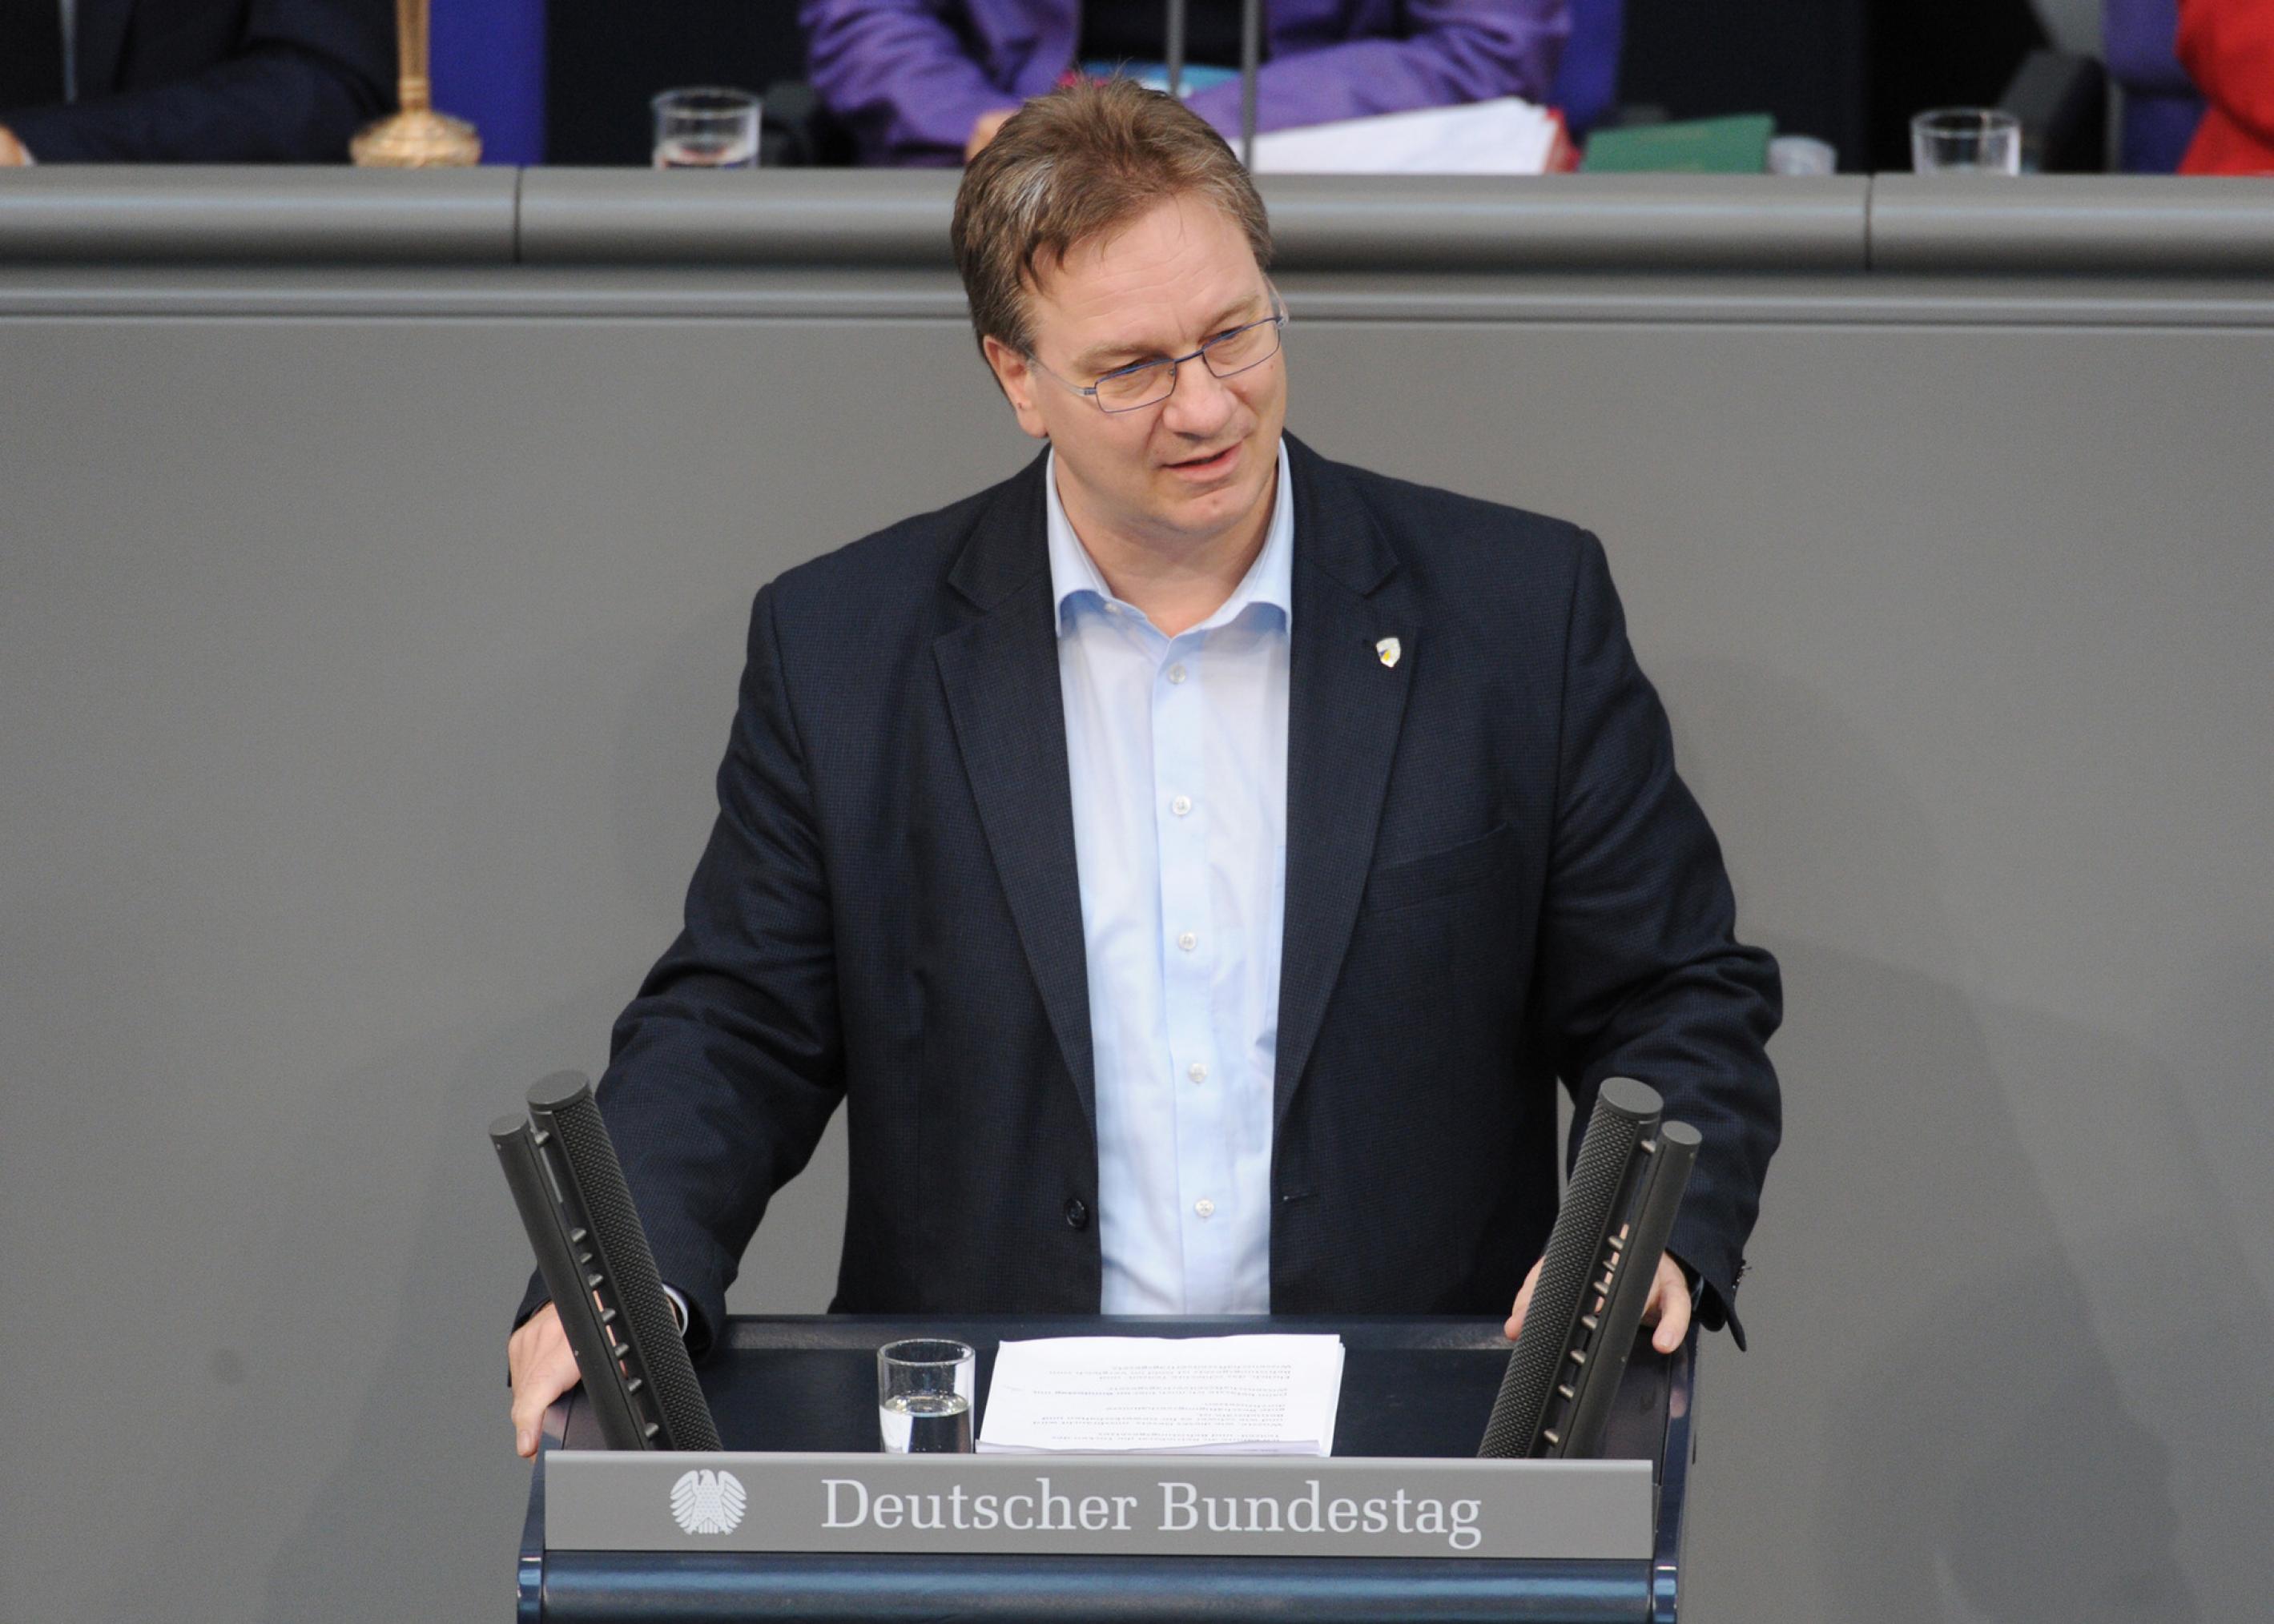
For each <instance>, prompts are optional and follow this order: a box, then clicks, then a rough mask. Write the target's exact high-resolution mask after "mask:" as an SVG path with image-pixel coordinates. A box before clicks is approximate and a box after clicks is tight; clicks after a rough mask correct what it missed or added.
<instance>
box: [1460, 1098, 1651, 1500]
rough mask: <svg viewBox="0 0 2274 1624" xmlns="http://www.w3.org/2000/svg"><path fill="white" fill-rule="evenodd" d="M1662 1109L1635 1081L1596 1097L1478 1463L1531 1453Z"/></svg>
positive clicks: (1480, 1450) (1478, 1449)
mask: <svg viewBox="0 0 2274 1624" xmlns="http://www.w3.org/2000/svg"><path fill="white" fill-rule="evenodd" d="M1663 1109H1665V1102H1664V1101H1662V1100H1660V1098H1659V1094H1658V1091H1657V1090H1656V1089H1654V1088H1652V1087H1650V1086H1647V1085H1645V1084H1643V1083H1638V1082H1637V1081H1635V1080H1634V1079H1632V1078H1630V1077H1613V1078H1607V1079H1604V1082H1603V1086H1602V1087H1601V1088H1600V1090H1599V1091H1598V1092H1597V1094H1596V1096H1595V1109H1594V1113H1593V1115H1592V1116H1589V1117H1588V1119H1587V1132H1586V1137H1585V1138H1584V1139H1581V1140H1580V1142H1579V1159H1578V1162H1577V1164H1575V1165H1574V1166H1573V1168H1572V1169H1571V1179H1570V1184H1567V1185H1565V1187H1564V1191H1563V1205H1562V1208H1561V1209H1560V1210H1559V1211H1558V1212H1557V1213H1556V1214H1555V1229H1553V1230H1552V1231H1550V1232H1549V1234H1548V1237H1547V1254H1546V1256H1545V1257H1544V1258H1543V1259H1541V1261H1540V1279H1539V1280H1538V1282H1535V1283H1534V1285H1533V1286H1532V1303H1531V1305H1530V1306H1529V1307H1528V1308H1527V1309H1526V1310H1525V1316H1524V1329H1523V1330H1522V1331H1521V1332H1520V1333H1519V1334H1518V1335H1517V1341H1516V1348H1515V1350H1514V1351H1513V1352H1511V1353H1510V1355H1509V1356H1508V1371H1507V1373H1506V1374H1504V1375H1503V1376H1502V1378H1501V1384H1500V1396H1499V1397H1498V1398H1496V1399H1495V1400H1494V1401H1493V1408H1492V1418H1491V1420H1490V1421H1488V1422H1487V1423H1486V1425H1485V1436H1484V1442H1483V1443H1481V1444H1480V1445H1479V1446H1478V1448H1477V1454H1478V1455H1480V1456H1484V1457H1486V1458H1488V1459H1502V1460H1505V1459H1514V1458H1517V1457H1521V1456H1527V1455H1531V1454H1532V1450H1533V1447H1534V1444H1535V1441H1536V1440H1537V1439H1538V1436H1539V1432H1540V1423H1541V1420H1542V1418H1543V1417H1545V1416H1546V1415H1547V1398H1548V1395H1549V1394H1550V1393H1552V1392H1554V1391H1555V1376H1556V1372H1557V1370H1558V1368H1559V1367H1560V1366H1561V1365H1562V1362H1563V1357H1564V1354H1565V1352H1566V1350H1567V1349H1568V1346H1569V1343H1570V1335H1571V1328H1572V1327H1573V1326H1574V1325H1575V1324H1576V1323H1577V1319H1578V1315H1579V1304H1580V1301H1581V1298H1582V1297H1583V1296H1584V1294H1585V1291H1586V1289H1587V1287H1588V1285H1589V1283H1590V1282H1591V1280H1592V1278H1593V1274H1594V1269H1595V1262H1596V1259H1598V1258H1599V1257H1600V1255H1601V1254H1602V1250H1603V1245H1604V1243H1605V1241H1606V1240H1608V1237H1609V1235H1610V1230H1611V1226H1612V1223H1613V1221H1614V1217H1615V1214H1614V1213H1613V1211H1612V1208H1613V1207H1614V1206H1615V1204H1616V1203H1617V1201H1618V1199H1619V1194H1620V1190H1621V1188H1622V1186H1623V1185H1624V1184H1625V1183H1626V1180H1627V1171H1628V1164H1629V1163H1630V1162H1632V1161H1633V1159H1634V1154H1635V1147H1636V1146H1637V1145H1638V1144H1639V1143H1640V1142H1641V1141H1642V1139H1644V1138H1645V1136H1646V1135H1647V1134H1648V1133H1649V1132H1650V1130H1651V1129H1652V1128H1653V1127H1654V1126H1656V1125H1657V1123H1658V1118H1659V1114H1660V1111H1662V1110H1663Z"/></svg>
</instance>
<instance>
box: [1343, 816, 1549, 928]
mask: <svg viewBox="0 0 2274 1624" xmlns="http://www.w3.org/2000/svg"><path fill="white" fill-rule="evenodd" d="M1514 844H1515V841H1514V838H1513V833H1512V831H1511V830H1510V826H1509V825H1508V824H1506V823H1502V825H1500V827H1499V828H1497V829H1495V830H1494V831H1492V832H1491V833H1490V834H1486V835H1480V836H1479V837H1478V838H1475V839H1473V840H1464V841H1462V842H1461V844H1460V845H1458V846H1446V847H1445V848H1444V849H1443V850H1442V851H1435V852H1425V853H1422V854H1421V855H1420V856H1419V857H1409V858H1406V859H1404V861H1400V862H1394V863H1390V864H1388V865H1386V866H1384V867H1382V868H1376V869H1375V870H1374V872H1373V873H1372V874H1370V875H1368V876H1367V882H1366V900H1365V904H1364V906H1365V908H1366V911H1367V913H1369V914H1385V913H1388V912H1389V911H1390V910H1391V909H1393V908H1410V907H1415V906H1419V905H1420V904H1422V903H1424V902H1434V901H1435V900H1436V899H1437V898H1440V897H1450V896H1457V895H1458V894H1459V893H1460V892H1462V891H1473V890H1475V889H1476V888H1478V887H1479V886H1481V885H1482V884H1484V883H1486V882H1487V880H1490V879H1491V878H1492V877H1493V876H1495V875H1497V874H1498V873H1500V871H1501V870H1502V868H1506V867H1507V865H1508V860H1509V854H1510V848H1511V847H1512V846H1513V845H1514Z"/></svg>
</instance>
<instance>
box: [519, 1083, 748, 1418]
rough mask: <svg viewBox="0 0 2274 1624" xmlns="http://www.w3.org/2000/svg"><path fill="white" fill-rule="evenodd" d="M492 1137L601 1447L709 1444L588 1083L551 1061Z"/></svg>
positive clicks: (703, 1406)
mask: <svg viewBox="0 0 2274 1624" xmlns="http://www.w3.org/2000/svg"><path fill="white" fill-rule="evenodd" d="M490 1143H491V1144H492V1145H493V1146H494V1147H496V1149H497V1154H498V1161H499V1162H501V1163H502V1164H503V1166H504V1168H505V1180H506V1183H507V1184H509V1185H511V1186H512V1188H513V1200H514V1205H515V1206H516V1207H519V1208H520V1209H521V1222H522V1227H523V1229H527V1230H528V1231H529V1244H530V1245H531V1247H532V1248H534V1249H535V1251H536V1252H537V1267H538V1271H539V1272H540V1273H542V1274H544V1276H545V1285H546V1289H547V1290H548V1291H550V1292H551V1293H552V1294H553V1306H554V1308H556V1309H558V1310H559V1311H560V1314H561V1328H562V1329H563V1330H565V1331H566V1332H568V1334H569V1347H570V1348H572V1349H574V1350H576V1369H577V1373H578V1375H579V1376H580V1377H581V1378H582V1380H583V1382H584V1392H585V1395H586V1399H587V1402H590V1403H591V1406H592V1412H593V1414H594V1415H595V1416H597V1417H599V1423H600V1434H601V1436H602V1437H603V1438H604V1439H605V1440H606V1441H607V1446H608V1447H609V1448H611V1449H716V1448H718V1447H719V1429H718V1428H717V1427H716V1426H715V1425H713V1424H712V1419H711V1407H710V1405H709V1404H707V1403H706V1402H704V1398H703V1389H702V1387H700V1386H699V1385H698V1384H697V1382H696V1380H695V1366H694V1365H693V1363H692V1362H691V1361H690V1360H689V1358H688V1357H687V1344H686V1342H684V1341H683V1340H682V1339H681V1336H680V1334H679V1326H678V1322H677V1321H676V1320H675V1319H674V1318H673V1317H672V1312H671V1300H670V1299H669V1298H668V1297H666V1296H665V1295H664V1291H663V1282H662V1281H661V1280H660V1279H659V1278H658V1276H657V1274H656V1270H655V1258H654V1256H653V1254H652V1253H651V1252H649V1251H648V1245H647V1231H646V1230H644V1229H642V1228H641V1227H640V1221H639V1211H638V1209H637V1208H636V1207H634V1206H633V1205H632V1197H631V1191H630V1189H629V1187H628V1186H627V1185H626V1184H625V1183H624V1173H623V1169H622V1168H621V1166H620V1165H619V1164H618V1163H617V1161H616V1150H615V1147H614V1144H612V1143H611V1142H610V1141H609V1139H608V1130H607V1127H606V1124H604V1123H602V1122H601V1120H600V1109H599V1106H598V1105H596V1104H595V1103H593V1100H592V1086H591V1083H589V1082H587V1081H586V1080H585V1079H584V1077H583V1076H582V1075H581V1074H580V1073H578V1072H576V1071H556V1072H554V1073H553V1075H552V1076H550V1077H548V1078H546V1079H544V1080H543V1081H542V1082H540V1083H538V1085H537V1086H535V1087H533V1088H531V1090H530V1091H529V1119H528V1120H527V1121H523V1119H522V1118H520V1117H518V1116H501V1117H500V1118H499V1119H498V1120H497V1121H495V1122H493V1123H492V1124H490Z"/></svg>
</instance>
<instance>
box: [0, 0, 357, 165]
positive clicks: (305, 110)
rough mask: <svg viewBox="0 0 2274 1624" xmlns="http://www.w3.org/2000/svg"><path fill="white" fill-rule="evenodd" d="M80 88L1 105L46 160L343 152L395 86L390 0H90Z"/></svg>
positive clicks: (82, 26) (311, 156)
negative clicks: (28, 103) (66, 95)
mask: <svg viewBox="0 0 2274 1624" xmlns="http://www.w3.org/2000/svg"><path fill="white" fill-rule="evenodd" d="M76 33H77V34H78V44H79V53H78V67H79V100H78V101H77V102H74V103H72V104H70V105H68V106H66V105H65V104H64V103H62V102H56V103H54V104H53V105H50V106H47V107H39V108H6V109H0V124H5V125H6V126H7V127H8V128H9V129H11V130H12V131H14V132H15V133H16V136H17V138H18V139H19V140H21V141H22V142H23V143H24V145H25V146H26V147H28V148H29V149H30V150H31V154H32V155H33V156H34V158H36V159H38V160H39V161H40V162H41V163H79V162H96V161H107V162H127V163H153V162H185V163H253V162H270V163H344V162H347V156H348V138H349V137H350V136H351V135H353V134H354V133H355V132H356V131H357V130H358V129H359V128H360V127H362V126H363V125H364V124H366V123H368V122H369V121H370V120H372V119H373V118H376V117H379V115H380V113H381V112H382V111H384V110H385V109H388V107H391V106H392V105H393V104H394V99H395V94H394V93H395V15H394V11H393V10H392V8H390V7H389V6H388V4H387V0H78V4H77V7H76Z"/></svg>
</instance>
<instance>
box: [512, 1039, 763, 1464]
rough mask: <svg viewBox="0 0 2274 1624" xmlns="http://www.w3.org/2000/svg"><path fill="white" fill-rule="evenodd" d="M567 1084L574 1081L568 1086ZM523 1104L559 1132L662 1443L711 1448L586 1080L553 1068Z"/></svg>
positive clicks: (699, 1392)
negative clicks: (658, 1416)
mask: <svg viewBox="0 0 2274 1624" xmlns="http://www.w3.org/2000/svg"><path fill="white" fill-rule="evenodd" d="M570 1084H573V1085H575V1086H573V1087H570V1086H567V1085H570ZM529 1103H530V1109H531V1113H532V1115H533V1116H535V1117H536V1118H537V1120H538V1123H539V1124H545V1125H549V1126H550V1127H551V1128H552V1129H553V1132H555V1133H557V1134H558V1135H559V1136H560V1147H561V1155H562V1157H563V1159H564V1160H566V1161H567V1162H568V1163H569V1170H570V1171H571V1172H572V1173H573V1174H574V1175H575V1177H576V1185H577V1190H578V1192H579V1193H580V1194H581V1195H582V1196H583V1198H584V1209H585V1213H586V1215H587V1217H588V1218H589V1219H590V1220H591V1225H592V1238H593V1239H594V1240H595V1241H597V1242H598V1243H599V1252H600V1259H601V1261H602V1262H603V1264H604V1265H605V1266H606V1274H607V1277H608V1279H609V1281H610V1282H611V1284H612V1286H613V1288H614V1295H615V1297H616V1300H617V1302H618V1303H619V1304H621V1307H622V1312H623V1315H624V1318H625V1319H627V1320H629V1322H630V1329H631V1340H632V1342H633V1345H634V1347H635V1348H636V1349H637V1350H638V1352H639V1356H640V1360H641V1363H642V1364H643V1365H644V1366H645V1367H646V1371H647V1375H648V1379H649V1380H650V1381H651V1383H652V1384H653V1386H654V1391H655V1400H656V1403H657V1406H658V1407H659V1409H660V1410H662V1412H663V1419H664V1427H665V1431H666V1438H665V1439H664V1440H662V1443H663V1447H667V1448H672V1449H716V1448H718V1447H719V1433H718V1430H717V1428H716V1426H715V1425H713V1423H712V1418H711V1407H710V1405H709V1404H708V1403H707V1402H704V1397H703V1388H702V1387H701V1385H700V1384H699V1383H698V1382H697V1380H695V1365H694V1362H693V1361H692V1360H690V1359H689V1357H687V1344H686V1342H684V1341H683V1340H681V1336H680V1334H679V1326H678V1322H677V1321H676V1320H674V1319H673V1318H672V1313H671V1299H670V1298H669V1297H666V1296H665V1295H664V1290H663V1282H662V1280H661V1278H660V1277H659V1275H658V1274H657V1273H656V1267H655V1257H654V1254H653V1253H652V1252H650V1251H649V1250H648V1244H647V1231H646V1229H644V1228H643V1227H642V1226H641V1224H640V1220H639V1208H638V1207H636V1205H634V1203H633V1201H632V1192H631V1187H630V1186H629V1185H628V1184H625V1183H624V1173H623V1167H622V1165H621V1163H620V1162H618V1161H617V1160H616V1147H615V1146H614V1143H613V1142H612V1141H611V1140H610V1139H609V1138H608V1130H607V1125H606V1124H605V1123H603V1122H602V1121H601V1120H600V1108H599V1105H598V1103H596V1102H595V1101H594V1100H593V1098H592V1094H591V1086H590V1085H589V1084H587V1083H586V1082H585V1081H584V1079H583V1078H582V1077H581V1076H578V1075H577V1074H576V1073H574V1072H567V1073H555V1074H554V1075H553V1076H552V1077H548V1078H546V1079H545V1080H544V1081H543V1082H540V1083H538V1085H537V1086H536V1087H534V1088H532V1089H531V1090H530V1092H529Z"/></svg>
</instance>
